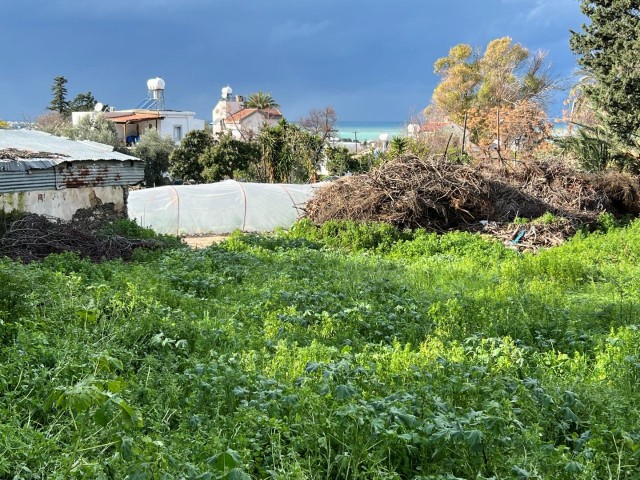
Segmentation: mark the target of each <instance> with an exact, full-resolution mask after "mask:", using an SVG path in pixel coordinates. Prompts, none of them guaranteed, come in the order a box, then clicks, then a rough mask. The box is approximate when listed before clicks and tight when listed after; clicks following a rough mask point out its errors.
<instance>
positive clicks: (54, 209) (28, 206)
mask: <svg viewBox="0 0 640 480" xmlns="http://www.w3.org/2000/svg"><path fill="white" fill-rule="evenodd" d="M126 194H127V187H123V186H109V187H86V188H68V189H63V190H41V191H35V192H14V193H0V210H1V211H4V212H5V213H9V212H12V211H15V210H17V211H22V212H29V213H37V214H39V215H50V216H52V217H57V218H61V219H63V220H71V219H72V218H73V215H74V214H75V213H76V211H78V210H79V209H83V208H96V207H99V206H101V205H104V204H107V203H113V205H114V210H115V211H116V212H121V213H122V215H123V216H126V214H127V206H126Z"/></svg>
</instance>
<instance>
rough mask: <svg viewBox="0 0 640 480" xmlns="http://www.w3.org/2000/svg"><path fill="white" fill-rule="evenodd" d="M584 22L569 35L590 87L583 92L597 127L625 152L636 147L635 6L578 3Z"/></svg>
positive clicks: (639, 88) (639, 98)
mask: <svg viewBox="0 0 640 480" xmlns="http://www.w3.org/2000/svg"><path fill="white" fill-rule="evenodd" d="M580 9H581V11H582V13H584V14H585V15H586V16H587V17H588V18H589V20H590V23H589V24H583V25H582V32H573V31H572V32H571V40H570V46H571V49H572V50H573V52H574V53H575V54H577V55H578V56H579V58H578V63H579V64H580V65H581V66H582V67H583V68H584V69H585V70H586V71H587V72H589V73H590V74H591V75H592V76H593V78H594V80H595V82H594V83H593V84H592V85H588V86H587V87H586V88H585V93H586V94H587V96H588V97H589V98H590V99H591V101H592V103H593V105H594V106H595V107H596V111H597V112H598V113H599V114H600V115H601V118H600V120H601V122H602V124H603V125H604V126H605V127H607V128H608V129H609V130H610V131H611V133H612V135H613V136H614V137H615V138H617V139H618V140H620V141H622V142H623V143H624V144H625V145H627V146H634V145H638V143H640V142H639V141H638V140H639V138H638V137H637V135H638V134H639V133H640V115H639V114H638V112H640V68H639V63H638V58H640V0H582V5H581V7H580Z"/></svg>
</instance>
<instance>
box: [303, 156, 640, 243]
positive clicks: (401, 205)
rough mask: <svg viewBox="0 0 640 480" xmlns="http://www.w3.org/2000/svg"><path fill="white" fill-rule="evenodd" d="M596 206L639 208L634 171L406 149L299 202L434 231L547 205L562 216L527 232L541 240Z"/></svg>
mask: <svg viewBox="0 0 640 480" xmlns="http://www.w3.org/2000/svg"><path fill="white" fill-rule="evenodd" d="M603 211H607V212H611V213H613V214H615V215H623V214H633V215H637V214H639V213H640V184H639V183H638V179H637V178H636V177H630V176H627V175H623V174H619V173H610V174H605V175H595V174H587V173H581V172H578V171H576V170H573V169H572V168H570V167H567V166H565V165H562V164H559V163H550V162H527V163H521V164H519V165H517V166H515V167H507V166H506V165H498V166H495V165H494V166H486V165H485V166H478V167H471V166H465V165H455V164H452V163H449V162H447V161H444V160H438V159H431V160H422V159H419V158H417V157H413V156H408V157H403V158H400V159H397V160H394V161H390V162H386V163H384V164H382V165H381V166H380V167H378V168H377V169H374V170H372V171H371V172H369V173H367V174H364V175H357V176H352V177H343V178H341V179H339V180H337V181H335V182H332V183H330V184H327V185H326V186H323V187H322V188H320V189H319V190H318V191H317V192H316V194H315V196H314V198H313V199H311V200H310V201H309V202H308V203H307V207H306V215H307V217H309V218H310V219H311V220H312V221H314V222H316V223H324V222H326V221H328V220H356V221H382V222H387V223H390V224H392V225H395V226H397V227H399V228H412V229H413V228H427V229H429V230H433V231H440V232H442V231H447V230H452V229H468V230H477V229H478V226H479V222H481V221H482V222H496V223H498V224H505V223H510V222H512V221H513V220H514V219H515V218H516V217H527V218H537V217H540V216H542V215H544V214H545V213H546V212H550V213H552V214H553V215H556V216H558V217H563V218H566V219H568V223H566V224H565V223H561V224H558V225H555V227H554V226H553V225H550V226H545V227H541V226H536V227H535V228H534V230H533V232H534V234H533V235H534V236H535V235H537V236H538V237H542V236H545V238H546V240H544V241H543V243H544V242H547V243H549V242H551V243H553V242H554V241H555V240H554V238H556V237H557V238H558V239H561V238H566V236H568V235H571V234H573V233H574V232H575V229H576V228H577V227H578V226H579V225H581V224H590V223H593V222H594V221H595V220H596V218H597V216H598V214H599V213H601V212H603ZM556 227H557V228H556ZM552 231H553V232H552ZM505 235H506V233H504V232H503V233H501V235H499V236H505ZM529 238H532V237H531V236H530V237H529ZM540 241H541V240H540V239H539V238H538V240H535V241H533V243H536V244H539V243H540Z"/></svg>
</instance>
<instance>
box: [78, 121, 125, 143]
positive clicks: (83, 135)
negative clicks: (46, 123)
mask: <svg viewBox="0 0 640 480" xmlns="http://www.w3.org/2000/svg"><path fill="white" fill-rule="evenodd" d="M69 138H71V139H73V140H91V141H92V142H98V143H104V144H105V145H111V146H113V147H114V148H120V147H121V146H122V142H121V141H120V139H119V138H118V133H117V132H116V126H115V124H114V123H113V122H112V121H111V120H109V119H108V118H106V117H105V116H104V114H102V113H95V114H89V115H85V116H84V117H82V118H81V119H80V121H79V122H78V124H77V125H75V126H73V127H71V128H70V129H69Z"/></svg>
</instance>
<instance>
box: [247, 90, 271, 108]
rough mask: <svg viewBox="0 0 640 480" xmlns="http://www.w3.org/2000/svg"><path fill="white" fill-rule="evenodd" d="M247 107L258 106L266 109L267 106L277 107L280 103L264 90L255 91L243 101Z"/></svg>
mask: <svg viewBox="0 0 640 480" xmlns="http://www.w3.org/2000/svg"><path fill="white" fill-rule="evenodd" d="M245 106H246V107H247V108H259V109H262V110H264V109H267V108H278V107H280V105H278V103H277V102H276V101H275V100H274V99H273V97H272V96H271V94H270V93H265V92H260V91H258V92H255V93H252V94H251V95H249V96H248V97H247V101H246V103H245Z"/></svg>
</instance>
